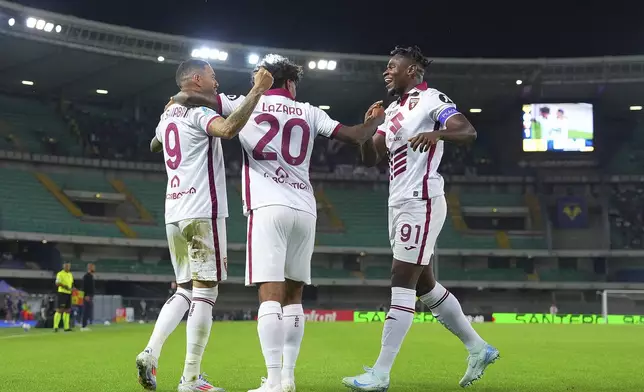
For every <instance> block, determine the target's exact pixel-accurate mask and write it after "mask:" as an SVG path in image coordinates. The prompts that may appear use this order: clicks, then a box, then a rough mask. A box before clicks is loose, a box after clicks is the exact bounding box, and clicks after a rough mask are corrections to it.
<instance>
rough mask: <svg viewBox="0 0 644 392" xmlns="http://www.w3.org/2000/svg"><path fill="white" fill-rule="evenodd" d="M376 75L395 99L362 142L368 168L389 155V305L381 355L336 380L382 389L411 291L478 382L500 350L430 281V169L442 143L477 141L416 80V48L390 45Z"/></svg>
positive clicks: (440, 215) (442, 208)
mask: <svg viewBox="0 0 644 392" xmlns="http://www.w3.org/2000/svg"><path fill="white" fill-rule="evenodd" d="M391 56H392V57H391V58H390V60H389V63H388V64H387V68H386V70H385V72H384V73H383V76H384V79H385V84H386V88H387V90H388V93H389V94H390V95H393V96H395V97H396V98H397V99H396V100H394V101H393V102H392V103H391V104H390V105H389V107H388V108H387V109H386V111H385V123H384V124H383V127H382V128H381V129H379V130H378V132H377V134H376V135H374V137H373V138H372V139H371V140H368V141H367V142H366V143H364V144H363V145H362V146H361V151H360V152H361V154H362V160H363V162H364V163H365V164H367V166H373V165H376V164H377V163H378V162H379V161H380V160H381V159H383V158H384V157H385V156H388V158H389V202H388V207H389V239H390V243H391V248H392V251H393V265H392V276H391V306H390V307H389V312H388V314H387V317H386V319H385V324H384V327H383V333H382V342H381V349H380V355H379V356H378V359H377V361H376V363H375V365H374V366H373V367H372V368H369V367H366V368H365V369H366V372H365V373H363V374H360V375H358V376H355V377H346V378H344V379H343V380H342V382H343V384H344V385H345V386H347V387H349V388H351V389H353V390H360V391H386V390H387V389H388V388H389V373H390V371H391V368H392V366H393V363H394V360H395V358H396V356H397V355H398V352H399V350H400V347H401V345H402V342H403V340H404V338H405V335H407V331H409V328H410V327H411V324H412V321H413V318H414V312H415V305H416V298H417V296H418V297H419V298H420V300H421V301H422V302H423V303H424V304H425V305H427V307H428V308H429V309H431V311H432V313H433V314H434V316H435V317H436V318H437V319H438V321H439V322H440V323H441V324H443V325H444V326H445V327H446V328H447V329H448V330H449V331H450V332H452V333H453V334H454V335H456V336H457V337H458V338H459V339H460V340H461V341H462V342H463V343H464V345H465V347H466V348H467V350H468V351H469V354H470V355H469V357H468V368H467V370H466V372H465V375H464V376H463V378H462V379H461V381H460V383H459V384H460V385H461V386H462V387H466V386H469V385H471V384H472V383H473V382H474V381H476V380H478V379H479V378H480V377H481V376H482V375H483V371H484V370H485V369H486V367H487V366H488V365H490V364H491V363H493V362H494V361H495V360H496V359H497V358H498V357H499V351H498V350H497V349H496V348H494V347H492V346H491V345H489V344H487V343H486V342H485V341H484V340H483V339H481V337H480V336H479V335H478V334H477V333H476V331H475V330H474V328H472V325H471V324H470V322H469V321H468V320H467V318H466V317H465V315H464V314H463V310H462V309H461V305H460V303H459V302H458V300H457V299H456V297H454V296H453V295H452V294H451V293H450V292H449V291H447V290H446V289H445V287H443V286H442V285H441V284H440V283H438V282H436V279H435V278H434V275H433V272H432V267H431V260H432V256H433V255H434V247H435V245H436V240H437V239H438V235H439V234H440V231H441V229H442V227H443V223H444V222H445V218H446V215H447V204H446V202H445V196H444V190H443V177H441V175H440V174H439V173H438V171H437V169H438V166H439V164H440V160H441V157H442V155H443V143H444V141H448V142H452V143H459V144H460V143H468V142H472V141H473V140H474V139H476V131H475V130H474V127H472V125H471V124H470V122H469V121H468V120H467V119H466V118H465V116H463V115H462V114H461V113H459V112H458V110H457V109H456V105H455V104H454V102H452V100H450V99H449V98H448V97H447V96H446V95H445V94H443V93H441V92H440V91H438V90H435V89H432V88H429V87H428V86H427V83H426V82H423V77H424V73H425V68H426V67H427V66H428V65H429V63H430V62H429V61H428V60H427V59H426V58H425V57H424V56H423V55H422V53H421V52H420V49H418V47H409V48H396V49H395V50H393V51H392V52H391Z"/></svg>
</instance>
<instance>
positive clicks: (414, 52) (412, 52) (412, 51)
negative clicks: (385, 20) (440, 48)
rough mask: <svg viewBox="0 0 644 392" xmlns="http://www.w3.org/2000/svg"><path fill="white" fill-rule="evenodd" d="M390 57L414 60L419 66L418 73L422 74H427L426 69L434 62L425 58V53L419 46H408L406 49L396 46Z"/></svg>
mask: <svg viewBox="0 0 644 392" xmlns="http://www.w3.org/2000/svg"><path fill="white" fill-rule="evenodd" d="M390 55H391V56H402V57H406V58H408V59H410V60H412V61H413V62H415V63H416V64H417V65H419V69H418V71H419V72H420V73H421V74H423V73H424V72H425V68H427V67H428V66H429V64H431V63H432V60H429V59H427V58H426V57H425V56H423V52H421V51H420V48H419V47H418V46H408V47H406V48H403V47H401V46H396V48H395V49H394V50H392V51H391V53H390Z"/></svg>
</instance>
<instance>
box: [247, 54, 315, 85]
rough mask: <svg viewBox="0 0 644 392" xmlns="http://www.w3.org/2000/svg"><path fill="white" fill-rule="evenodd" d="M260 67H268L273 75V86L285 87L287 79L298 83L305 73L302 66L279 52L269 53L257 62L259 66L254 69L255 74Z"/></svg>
mask: <svg viewBox="0 0 644 392" xmlns="http://www.w3.org/2000/svg"><path fill="white" fill-rule="evenodd" d="M259 67H264V68H266V70H267V71H268V72H270V73H271V75H273V86H272V87H271V88H279V87H285V84H286V81H287V80H290V81H292V82H294V83H295V84H296V85H297V84H298V83H299V82H300V80H302V76H303V75H304V70H303V69H302V67H301V66H299V65H297V64H295V63H294V62H292V61H291V60H289V59H287V58H286V57H284V56H280V55H278V54H267V55H266V56H264V58H263V59H261V60H260V61H259V62H258V63H257V66H256V67H255V69H254V70H253V75H254V74H255V72H257V71H258V70H259Z"/></svg>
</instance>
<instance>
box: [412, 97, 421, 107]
mask: <svg viewBox="0 0 644 392" xmlns="http://www.w3.org/2000/svg"><path fill="white" fill-rule="evenodd" d="M418 101H420V98H419V97H411V98H409V110H412V109H413V108H415V107H416V105H418Z"/></svg>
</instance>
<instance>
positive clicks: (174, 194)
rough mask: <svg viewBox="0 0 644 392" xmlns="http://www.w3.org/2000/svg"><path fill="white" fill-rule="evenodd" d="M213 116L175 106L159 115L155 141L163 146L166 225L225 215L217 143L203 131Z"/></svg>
mask: <svg viewBox="0 0 644 392" xmlns="http://www.w3.org/2000/svg"><path fill="white" fill-rule="evenodd" d="M217 117H220V115H219V114H218V113H217V112H215V111H214V110H212V109H208V108H205V107H199V108H191V109H189V108H186V107H184V106H181V105H177V104H174V105H171V106H170V107H169V108H168V109H167V110H166V111H165V112H164V113H163V114H162V115H161V120H160V121H159V125H157V129H156V138H157V139H158V140H159V141H160V142H161V143H162V144H163V159H164V163H165V167H166V172H167V174H168V186H167V190H166V198H165V222H166V223H174V222H179V221H181V220H184V219H195V218H212V219H216V218H225V217H227V216H228V200H227V198H226V174H225V169H224V155H223V151H222V149H221V140H219V138H216V137H212V136H210V135H208V133H207V132H206V130H207V129H208V124H209V123H210V122H211V121H213V120H214V119H216V118H217Z"/></svg>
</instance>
